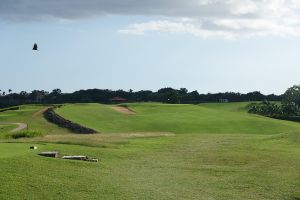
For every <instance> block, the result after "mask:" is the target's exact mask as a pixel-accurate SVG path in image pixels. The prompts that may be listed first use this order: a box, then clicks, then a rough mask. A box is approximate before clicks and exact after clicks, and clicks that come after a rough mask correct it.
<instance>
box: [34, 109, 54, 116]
mask: <svg viewBox="0 0 300 200" xmlns="http://www.w3.org/2000/svg"><path fill="white" fill-rule="evenodd" d="M48 108H51V107H45V108H43V109H41V110H39V111H37V112H35V113H33V114H32V117H40V116H43V114H44V112H46V111H47V110H48Z"/></svg>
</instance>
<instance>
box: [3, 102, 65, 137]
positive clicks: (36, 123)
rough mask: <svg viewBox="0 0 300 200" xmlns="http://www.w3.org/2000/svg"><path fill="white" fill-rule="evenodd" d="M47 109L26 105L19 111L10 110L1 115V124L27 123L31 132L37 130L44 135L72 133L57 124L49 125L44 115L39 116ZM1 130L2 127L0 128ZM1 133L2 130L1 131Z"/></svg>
mask: <svg viewBox="0 0 300 200" xmlns="http://www.w3.org/2000/svg"><path fill="white" fill-rule="evenodd" d="M44 108H46V107H45V106H40V105H24V106H20V109H19V110H10V111H5V112H1V113H0V124H1V123H5V122H7V123H13V122H19V123H25V124H27V125H28V129H29V130H35V131H39V132H42V133H44V134H65V133H70V132H69V131H68V130H67V129H62V128H60V127H58V126H56V125H55V124H52V123H49V122H48V121H47V120H46V119H44V117H43V115H42V113H40V114H37V115H36V113H37V112H39V111H40V110H42V109H44ZM12 127H13V126H10V128H7V129H6V130H3V131H2V132H3V133H7V132H8V131H9V130H12V129H13V128H12ZM0 128H1V127H0ZM0 133H1V130H0Z"/></svg>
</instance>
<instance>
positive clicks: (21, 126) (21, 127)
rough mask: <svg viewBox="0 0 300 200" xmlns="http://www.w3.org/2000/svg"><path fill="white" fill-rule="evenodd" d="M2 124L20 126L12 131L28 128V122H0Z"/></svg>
mask: <svg viewBox="0 0 300 200" xmlns="http://www.w3.org/2000/svg"><path fill="white" fill-rule="evenodd" d="M0 124H6V125H16V126H18V127H17V128H15V129H14V130H12V131H11V132H12V133H14V132H18V131H22V130H24V129H26V128H27V124H25V123H0Z"/></svg>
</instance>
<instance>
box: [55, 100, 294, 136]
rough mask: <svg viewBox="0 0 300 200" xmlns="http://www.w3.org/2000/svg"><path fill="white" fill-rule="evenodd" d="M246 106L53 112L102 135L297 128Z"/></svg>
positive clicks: (96, 107) (79, 107)
mask: <svg viewBox="0 0 300 200" xmlns="http://www.w3.org/2000/svg"><path fill="white" fill-rule="evenodd" d="M246 105H247V103H230V104H203V105H202V104H200V105H169V104H155V103H151V104H150V103H149V104H130V105H129V107H130V109H131V110H134V111H135V112H136V115H124V114H122V113H119V112H117V111H115V110H113V109H112V108H111V106H110V105H101V104H69V105H66V106H63V107H61V108H59V109H57V110H56V112H57V113H58V114H59V115H61V116H63V117H65V118H67V119H70V120H72V121H74V122H77V123H79V124H83V125H85V126H87V127H90V128H93V129H95V130H98V131H100V132H105V133H120V132H123V133H124V132H173V133H237V134H246V133H249V134H274V133H284V132H286V131H287V130H288V131H289V132H290V131H294V130H295V131H296V130H297V131H298V130H299V124H295V123H292V122H287V121H278V120H274V119H268V118H265V117H261V116H256V115H250V114H248V113H246V112H245V111H243V108H244V107H245V106H246Z"/></svg>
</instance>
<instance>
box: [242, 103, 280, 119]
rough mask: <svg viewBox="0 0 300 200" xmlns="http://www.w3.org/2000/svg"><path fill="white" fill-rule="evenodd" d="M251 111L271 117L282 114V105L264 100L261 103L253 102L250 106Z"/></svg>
mask: <svg viewBox="0 0 300 200" xmlns="http://www.w3.org/2000/svg"><path fill="white" fill-rule="evenodd" d="M248 108H249V113H254V114H260V115H264V116H269V117H272V116H273V117H275V116H281V115H282V107H281V105H278V104H277V103H272V102H269V101H263V102H261V103H252V104H250V105H249V106H248Z"/></svg>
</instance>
